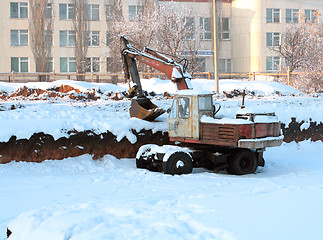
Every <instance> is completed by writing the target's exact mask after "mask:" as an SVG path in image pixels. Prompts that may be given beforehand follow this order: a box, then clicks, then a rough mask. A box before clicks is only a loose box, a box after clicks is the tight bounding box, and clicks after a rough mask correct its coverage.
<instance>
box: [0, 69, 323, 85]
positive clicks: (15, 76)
mask: <svg viewBox="0 0 323 240" xmlns="http://www.w3.org/2000/svg"><path fill="white" fill-rule="evenodd" d="M305 74H309V73H305V72H290V71H287V72H284V73H282V72H281V73H256V72H249V73H220V74H218V76H219V78H222V79H223V78H226V79H233V78H244V79H248V80H249V81H252V80H254V81H255V80H269V81H272V80H275V79H276V80H277V79H278V78H280V77H285V78H286V82H287V84H288V85H290V79H291V76H292V75H305ZM316 74H317V73H316ZM319 74H322V73H319ZM139 75H140V76H141V77H142V78H151V77H160V78H162V79H166V76H165V74H164V73H139ZM193 77H194V78H207V79H209V80H212V79H214V74H213V73H211V72H196V73H193ZM62 79H68V80H77V79H82V80H83V81H88V82H98V83H115V84H116V83H118V82H122V81H124V74H123V73H116V74H110V73H96V72H91V73H84V74H76V73H56V72H55V71H53V72H51V73H38V72H37V73H17V72H9V73H0V81H5V82H12V83H14V82H39V81H46V82H51V81H55V80H62Z"/></svg>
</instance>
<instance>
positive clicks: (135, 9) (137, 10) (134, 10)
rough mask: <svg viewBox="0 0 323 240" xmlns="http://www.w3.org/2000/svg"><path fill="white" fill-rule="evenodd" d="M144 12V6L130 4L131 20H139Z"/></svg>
mask: <svg viewBox="0 0 323 240" xmlns="http://www.w3.org/2000/svg"><path fill="white" fill-rule="evenodd" d="M143 13H144V6H140V5H129V20H131V21H137V20H139V18H140V17H141V16H142V15H143Z"/></svg>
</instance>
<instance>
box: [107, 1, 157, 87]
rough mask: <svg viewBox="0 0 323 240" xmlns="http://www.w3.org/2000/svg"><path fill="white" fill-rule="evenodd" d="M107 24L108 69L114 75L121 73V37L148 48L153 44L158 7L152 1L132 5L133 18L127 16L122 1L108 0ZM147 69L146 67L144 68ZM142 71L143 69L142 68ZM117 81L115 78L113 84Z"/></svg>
mask: <svg viewBox="0 0 323 240" xmlns="http://www.w3.org/2000/svg"><path fill="white" fill-rule="evenodd" d="M105 3H106V20H107V21H106V22H107V28H108V34H107V46H108V48H109V56H110V58H109V60H110V62H108V63H107V64H108V68H109V71H110V72H112V73H116V72H120V71H121V69H122V63H121V58H120V36H121V35H126V36H127V37H128V38H129V39H130V40H131V41H133V42H136V43H137V44H138V45H139V46H147V45H150V44H151V43H152V42H153V39H154V37H155V33H156V31H157V29H156V25H157V11H156V10H157V7H156V5H155V2H154V1H152V0H143V1H138V3H137V5H130V7H129V8H131V11H133V12H131V16H129V17H128V16H125V15H124V12H123V5H122V1H121V0H106V2H105ZM143 67H145V66H143ZM141 69H142V68H141ZM116 81H117V79H116V78H114V79H113V82H116Z"/></svg>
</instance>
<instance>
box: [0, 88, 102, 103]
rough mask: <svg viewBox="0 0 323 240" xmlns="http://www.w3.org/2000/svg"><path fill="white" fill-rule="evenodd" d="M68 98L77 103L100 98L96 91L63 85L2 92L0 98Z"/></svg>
mask: <svg viewBox="0 0 323 240" xmlns="http://www.w3.org/2000/svg"><path fill="white" fill-rule="evenodd" d="M63 97H68V98H70V99H73V100H76V101H79V100H81V101H88V100H94V101H95V100H97V99H99V98H100V97H99V96H98V95H97V94H96V92H95V90H90V91H86V92H81V91H80V90H79V89H77V88H73V87H71V86H69V85H61V86H59V87H54V88H49V89H46V90H43V89H39V88H28V87H26V86H24V87H22V88H20V89H18V90H17V91H15V92H13V93H10V94H8V93H6V92H0V98H1V99H2V100H9V99H23V100H27V99H28V100H43V99H44V100H45V99H49V98H55V99H57V98H63Z"/></svg>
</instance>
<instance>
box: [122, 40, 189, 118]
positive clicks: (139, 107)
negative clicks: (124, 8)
mask: <svg viewBox="0 0 323 240" xmlns="http://www.w3.org/2000/svg"><path fill="white" fill-rule="evenodd" d="M120 41H121V56H122V62H123V71H124V73H125V79H126V81H130V77H131V80H132V82H133V83H134V86H133V87H132V88H131V89H130V90H129V95H130V96H131V97H133V99H132V101H131V107H130V109H129V111H130V116H131V117H137V118H140V119H144V120H147V121H154V120H155V119H156V118H157V117H159V116H160V115H162V114H163V113H164V112H165V110H164V109H162V108H159V107H158V106H157V105H155V104H153V103H152V102H151V101H150V99H148V98H147V97H146V96H145V94H144V93H143V90H142V86H141V82H140V77H139V72H138V68H137V61H140V62H142V63H144V64H147V65H148V66H150V67H152V68H154V69H156V70H159V71H161V72H163V73H165V74H166V75H167V76H168V77H169V78H170V79H171V80H172V81H173V82H174V83H176V85H177V88H178V89H179V90H181V89H191V88H192V87H191V83H190V79H191V78H192V77H191V75H190V74H189V73H188V72H186V67H187V60H185V59H184V60H185V61H184V62H185V64H184V66H182V65H180V64H179V63H177V62H175V61H174V59H172V58H170V57H168V56H166V55H163V54H161V53H159V52H157V51H154V50H152V49H150V48H147V47H145V48H143V49H140V47H138V46H137V44H135V43H134V42H131V43H130V41H129V40H128V39H127V38H126V37H125V36H121V38H120ZM181 61H182V60H181ZM181 61H180V62H181Z"/></svg>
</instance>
